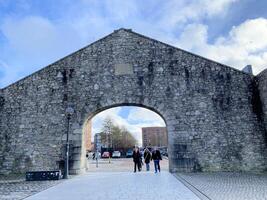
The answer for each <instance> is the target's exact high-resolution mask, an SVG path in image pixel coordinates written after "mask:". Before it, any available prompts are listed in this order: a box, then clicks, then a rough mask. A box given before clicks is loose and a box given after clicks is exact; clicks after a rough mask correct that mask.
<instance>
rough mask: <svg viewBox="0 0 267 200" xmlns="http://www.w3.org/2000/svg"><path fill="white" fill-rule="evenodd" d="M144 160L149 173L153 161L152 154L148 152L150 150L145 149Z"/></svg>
mask: <svg viewBox="0 0 267 200" xmlns="http://www.w3.org/2000/svg"><path fill="white" fill-rule="evenodd" d="M144 160H145V163H146V171H149V169H150V166H149V163H150V160H151V153H150V151H149V150H148V148H145V152H144Z"/></svg>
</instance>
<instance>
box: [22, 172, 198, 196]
mask: <svg viewBox="0 0 267 200" xmlns="http://www.w3.org/2000/svg"><path fill="white" fill-rule="evenodd" d="M52 199H53V200H73V199H79V200H89V199H94V200H140V199H145V200H155V199H161V200H165V199H166V200H199V198H198V197H197V196H196V195H195V194H194V193H193V192H191V191H190V190H189V189H188V188H187V187H185V186H184V185H183V184H182V183H181V182H179V181H177V179H176V178H175V177H174V176H173V175H172V174H170V173H169V172H166V171H163V172H161V173H157V174H155V173H153V172H140V173H133V172H95V173H88V174H86V175H83V176H79V177H76V178H73V179H70V180H68V181H65V182H63V183H61V184H58V185H56V186H54V187H52V188H49V189H47V190H45V191H43V192H40V193H38V194H36V195H33V196H31V197H29V198H27V199H26V200H52Z"/></svg>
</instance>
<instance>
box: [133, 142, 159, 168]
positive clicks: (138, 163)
mask: <svg viewBox="0 0 267 200" xmlns="http://www.w3.org/2000/svg"><path fill="white" fill-rule="evenodd" d="M152 160H153V161H154V167H155V173H157V172H160V160H162V157H161V153H160V151H159V150H158V149H157V148H154V149H153V151H152V152H150V151H149V149H148V148H145V150H144V162H145V164H146V170H147V171H149V170H150V161H152ZM133 162H134V172H136V169H138V171H141V169H142V165H143V160H142V153H141V152H140V150H139V148H138V147H136V148H134V151H133Z"/></svg>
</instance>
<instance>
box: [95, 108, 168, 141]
mask: <svg viewBox="0 0 267 200" xmlns="http://www.w3.org/2000/svg"><path fill="white" fill-rule="evenodd" d="M106 118H111V119H112V120H113V121H114V123H115V124H117V125H119V126H124V127H125V128H127V129H128V130H129V131H130V132H131V133H132V134H133V136H134V137H135V138H136V139H137V141H138V144H139V145H141V143H142V142H141V141H142V134H141V132H142V131H141V128H142V127H150V126H161V127H162V126H166V124H165V122H164V120H163V119H162V118H161V117H160V116H159V115H158V114H156V113H155V112H153V111H150V110H148V109H145V108H140V107H136V106H122V107H115V108H111V109H108V110H105V111H103V112H101V113H99V114H97V115H96V116H95V117H93V118H92V125H93V127H92V135H91V136H92V138H91V139H92V141H93V137H94V134H95V133H99V132H101V129H102V123H103V121H104V120H105V119H106Z"/></svg>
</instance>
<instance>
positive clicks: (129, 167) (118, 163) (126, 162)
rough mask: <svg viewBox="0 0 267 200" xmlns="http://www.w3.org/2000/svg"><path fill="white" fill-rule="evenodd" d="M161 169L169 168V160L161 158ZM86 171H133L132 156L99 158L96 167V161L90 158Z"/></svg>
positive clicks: (152, 167)
mask: <svg viewBox="0 0 267 200" xmlns="http://www.w3.org/2000/svg"><path fill="white" fill-rule="evenodd" d="M160 166H161V170H163V171H168V170H169V161H168V160H167V159H163V160H162V161H161V162H160ZM87 167H88V169H87V171H88V172H132V171H133V167H134V165H133V159H132V158H116V159H111V160H109V159H100V160H99V162H98V167H96V161H95V160H92V159H90V160H89V161H88V166H87ZM145 168H146V166H145V165H143V167H142V170H145ZM150 169H151V170H154V164H153V163H152V162H151V163H150Z"/></svg>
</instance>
